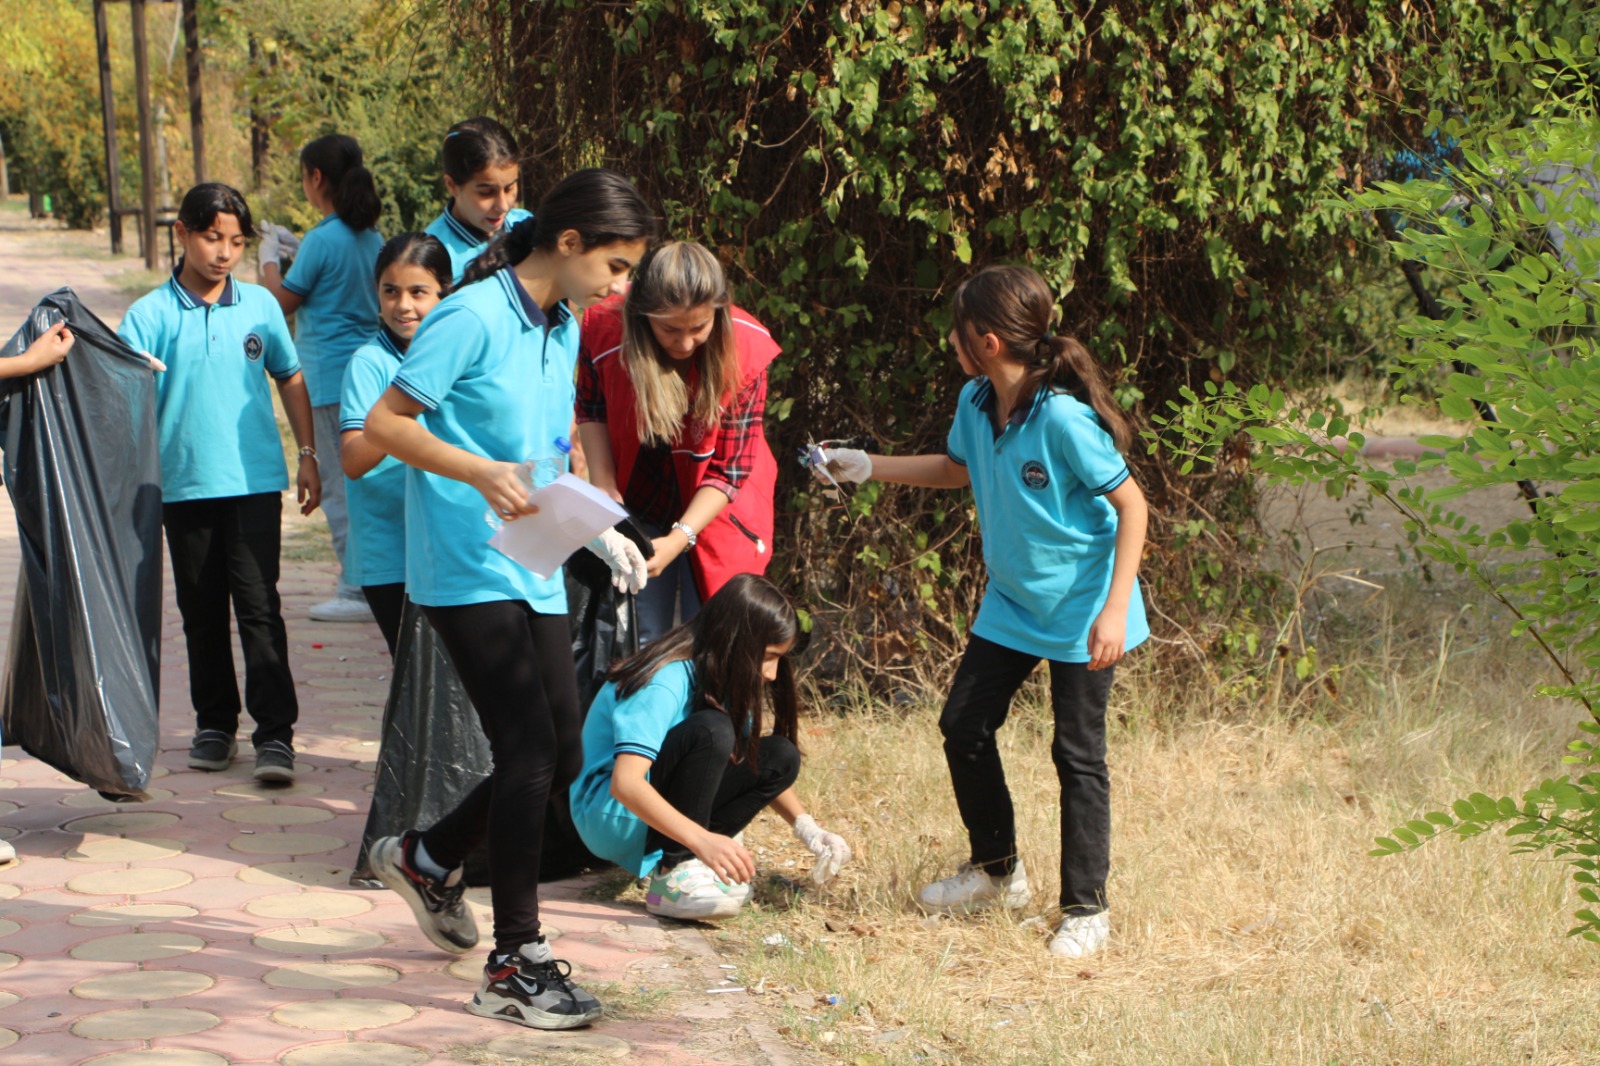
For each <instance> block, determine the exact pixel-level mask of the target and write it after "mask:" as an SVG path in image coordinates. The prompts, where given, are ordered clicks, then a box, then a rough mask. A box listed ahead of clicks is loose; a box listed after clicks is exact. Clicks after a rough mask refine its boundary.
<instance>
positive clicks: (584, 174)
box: [461, 167, 656, 285]
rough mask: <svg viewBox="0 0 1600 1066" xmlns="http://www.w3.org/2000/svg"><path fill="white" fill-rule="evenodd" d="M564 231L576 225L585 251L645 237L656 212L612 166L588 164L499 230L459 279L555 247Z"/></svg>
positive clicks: (652, 230) (467, 280)
mask: <svg viewBox="0 0 1600 1066" xmlns="http://www.w3.org/2000/svg"><path fill="white" fill-rule="evenodd" d="M567 230H577V231H578V236H579V238H580V239H581V240H582V241H583V250H584V251H588V250H590V249H591V248H598V247H600V246H601V245H605V244H616V243H618V242H620V241H640V240H643V241H649V240H653V239H654V238H655V235H656V220H655V216H653V215H652V214H650V208H649V206H648V205H646V204H645V202H644V197H642V196H640V195H639V190H638V189H635V188H634V187H633V183H632V182H630V181H629V180H628V179H627V178H625V177H623V176H622V175H621V174H618V173H617V172H616V171H615V170H607V169H605V168H603V167H589V168H588V169H586V170H577V171H573V172H572V173H571V174H568V175H567V176H566V177H564V178H562V179H561V181H559V182H558V183H557V184H556V186H555V188H553V189H551V190H550V191H549V192H547V193H545V194H544V199H542V200H540V201H539V207H538V209H537V210H536V211H535V212H534V215H533V217H532V218H525V219H523V220H522V221H521V222H518V223H517V224H516V225H515V226H512V227H510V228H509V229H507V230H506V231H505V232H504V233H501V234H500V235H499V236H497V237H496V238H495V239H494V240H493V241H491V242H489V247H487V248H485V249H484V250H483V254H482V255H480V256H478V258H476V259H474V260H473V261H472V262H471V263H469V264H467V269H466V272H465V273H464V274H462V275H461V284H462V285H470V284H472V283H473V282H475V281H482V280H483V279H484V278H488V277H493V276H494V275H495V274H496V273H497V272H499V271H500V270H503V269H504V268H506V267H507V266H511V265H514V264H516V263H520V262H522V261H523V260H524V259H526V258H528V256H530V255H532V254H533V252H534V251H536V250H542V249H549V248H554V247H555V245H556V239H557V238H559V237H560V236H561V235H562V234H563V233H565V232H567Z"/></svg>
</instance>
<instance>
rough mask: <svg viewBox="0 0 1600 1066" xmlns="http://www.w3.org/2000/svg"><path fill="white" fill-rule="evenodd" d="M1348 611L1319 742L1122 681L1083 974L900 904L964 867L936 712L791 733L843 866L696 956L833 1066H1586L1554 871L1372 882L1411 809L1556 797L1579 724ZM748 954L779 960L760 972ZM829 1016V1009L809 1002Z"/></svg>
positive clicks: (1035, 763)
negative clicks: (1464, 797)
mask: <svg viewBox="0 0 1600 1066" xmlns="http://www.w3.org/2000/svg"><path fill="white" fill-rule="evenodd" d="M1370 606H1371V609H1372V610H1373V612H1374V614H1373V617H1371V618H1370V619H1368V620H1366V622H1365V623H1364V624H1363V623H1362V620H1361V619H1357V620H1355V621H1356V622H1357V623H1358V624H1357V625H1356V626H1354V627H1353V631H1355V632H1357V633H1362V634H1363V637H1362V639H1359V640H1357V641H1356V642H1355V643H1354V646H1352V647H1350V648H1345V649H1340V650H1339V652H1338V654H1339V657H1340V658H1342V659H1343V660H1344V661H1345V662H1347V663H1351V664H1352V665H1353V667H1354V668H1353V669H1352V670H1350V671H1348V672H1347V673H1346V674H1345V682H1344V686H1343V692H1342V695H1341V698H1340V702H1339V703H1338V704H1337V705H1330V706H1328V707H1327V708H1326V709H1325V710H1324V711H1323V712H1322V713H1321V714H1320V715H1315V716H1307V715H1304V714H1302V715H1301V716H1300V717H1297V718H1289V717H1286V716H1285V715H1284V714H1282V713H1281V712H1280V711H1279V710H1278V709H1277V708H1274V707H1272V706H1262V705H1255V706H1215V705H1213V704H1212V702H1211V700H1212V699H1213V697H1212V696H1210V695H1209V694H1208V693H1207V692H1204V691H1195V690H1191V691H1185V692H1174V691H1172V690H1171V687H1170V686H1169V685H1168V684H1167V683H1165V680H1164V678H1163V677H1162V676H1160V675H1159V674H1158V673H1157V672H1156V671H1155V670H1154V669H1153V667H1151V665H1150V662H1149V660H1148V659H1145V660H1143V661H1141V660H1140V659H1139V658H1137V657H1136V658H1135V659H1134V660H1132V662H1131V664H1130V665H1129V667H1128V668H1126V669H1125V670H1124V671H1123V676H1122V677H1121V678H1119V680H1118V683H1117V687H1116V689H1115V690H1114V694H1113V714H1114V716H1115V717H1116V718H1117V720H1118V724H1117V726H1116V727H1115V728H1114V730H1113V735H1112V741H1111V765H1112V773H1113V788H1114V804H1115V806H1114V811H1113V818H1114V828H1113V841H1112V842H1113V871H1112V880H1111V885H1110V896H1111V907H1112V917H1113V936H1114V942H1113V947H1112V948H1111V949H1110V950H1109V951H1108V952H1106V953H1105V954H1103V955H1100V956H1097V957H1095V958H1093V959H1091V960H1085V961H1084V962H1071V961H1068V960H1061V959H1054V958H1052V957H1051V956H1050V955H1049V954H1048V953H1047V952H1046V950H1045V942H1046V941H1045V936H1046V933H1047V931H1048V926H1047V925H1045V926H1042V927H1041V924H1040V923H1034V924H1032V925H1027V924H1023V923H1022V922H1020V921H1018V920H1017V919H1015V918H1008V917H1000V916H989V917H982V918H978V919H973V920H966V921H951V920H942V921H929V920H926V919H924V918H923V917H922V915H920V914H918V913H916V912H915V911H914V910H913V908H912V907H911V906H910V900H911V898H912V895H913V893H914V892H915V890H916V889H917V887H919V886H920V885H922V884H923V883H925V882H927V881H928V880H930V879H932V878H935V877H939V876H943V875H945V874H947V873H950V872H951V871H953V870H954V868H955V866H956V864H957V863H959V862H960V861H961V860H962V859H964V858H965V857H966V851H965V847H964V845H965V841H964V837H963V834H962V832H961V829H960V824H959V822H958V820H957V817H956V812H955V804H954V802H953V799H952V797H951V795H950V791H949V785H948V779H947V776H946V772H945V769H944V763H943V755H942V752H941V749H940V746H939V738H938V734H937V724H936V718H937V707H936V706H935V705H929V706H924V707H921V708H918V709H916V710H914V711H912V712H911V713H909V714H900V713H873V712H871V711H870V710H863V712H862V713H857V714H851V715H846V716H842V717H833V718H819V719H812V720H811V721H810V722H809V723H808V728H807V732H806V735H805V736H804V738H803V739H804V741H805V744H806V747H807V754H808V762H807V767H806V770H805V772H804V774H803V776H802V779H801V789H802V792H803V794H804V796H805V797H806V799H807V801H808V803H809V804H810V806H811V807H812V809H813V810H814V811H815V812H816V814H817V815H818V817H819V819H820V820H821V821H822V822H823V824H825V825H830V826H833V827H836V828H838V829H840V830H841V831H842V832H844V833H846V834H847V836H848V837H849V839H850V840H851V842H852V843H853V845H854V846H855V848H856V850H857V862H856V863H855V864H854V865H853V866H852V867H850V868H848V869H847V870H846V872H845V873H844V875H843V876H842V877H841V879H840V881H839V882H838V883H837V884H836V885H835V886H831V887H830V889H829V890H828V891H827V892H826V893H825V894H821V895H819V894H818V893H817V892H816V891H815V890H813V889H810V888H807V889H806V890H805V891H804V892H803V893H802V895H801V896H800V897H798V898H792V897H790V896H789V895H788V894H787V893H785V892H784V891H783V890H782V889H781V887H778V886H775V885H774V884H772V883H769V884H768V885H766V886H765V887H764V888H763V890H762V892H761V893H760V894H759V895H758V902H759V904H760V905H759V906H757V907H754V908H752V909H751V910H750V911H749V912H748V913H747V914H746V915H744V916H742V917H741V918H740V919H739V920H738V921H737V922H736V923H734V924H733V925H731V926H729V927H727V928H725V929H723V930H719V931H718V932H717V933H715V934H713V935H714V938H716V939H717V940H718V941H719V943H721V944H722V946H723V949H724V950H725V951H727V952H729V953H730V954H732V955H734V956H735V957H737V958H739V961H740V962H741V970H740V979H741V980H742V981H744V982H746V983H748V985H750V986H751V987H759V988H761V989H762V990H763V992H764V993H765V994H767V995H770V996H774V997H776V999H775V1001H776V1002H781V1003H782V1004H783V1007H784V1022H785V1030H786V1032H787V1033H788V1035H789V1037H790V1039H792V1040H794V1041H796V1042H797V1043H799V1044H802V1045H806V1046H810V1047H813V1048H816V1049H817V1050H822V1051H826V1052H828V1053H829V1054H830V1055H835V1056H839V1057H840V1058H842V1060H843V1061H844V1062H847V1063H865V1064H879V1063H884V1064H888V1063H901V1062H904V1063H911V1062H929V1061H944V1062H961V1063H983V1064H985V1066H1006V1064H1023V1063H1027V1064H1035V1063H1096V1064H1107V1063H1148V1062H1176V1063H1315V1064H1321V1066H1328V1064H1334V1063H1337V1064H1341V1066H1350V1064H1355V1063H1379V1062H1382V1063H1406V1064H1411V1063H1441V1064H1442V1063H1459V1064H1474V1066H1476V1064H1484V1063H1508V1062H1519V1063H1537V1064H1556V1063H1563V1064H1565V1063H1574V1064H1576V1063H1592V1062H1596V1061H1600V1040H1597V1038H1596V1035H1595V1030H1596V1022H1595V1019H1596V1015H1595V1006H1594V1005H1595V1002H1596V997H1597V995H1600V954H1597V950H1600V949H1596V948H1594V947H1591V946H1586V945H1584V944H1583V943H1581V942H1575V941H1570V940H1568V939H1567V938H1566V937H1565V936H1564V935H1563V933H1564V931H1565V930H1566V928H1567V927H1568V925H1569V924H1570V923H1569V921H1568V918H1569V913H1570V911H1571V910H1572V909H1573V908H1574V907H1575V906H1576V905H1577V903H1576V900H1575V898H1574V897H1573V895H1572V892H1571V889H1570V883H1569V881H1568V879H1567V876H1566V871H1565V870H1564V868H1562V867H1559V866H1555V865H1551V864H1548V863H1541V862H1538V861H1534V860H1530V859H1526V858H1517V857H1513V856H1511V855H1509V854H1508V853H1507V848H1506V846H1505V844H1504V841H1503V840H1502V839H1500V838H1498V837H1492V838H1483V839H1479V840H1475V841H1470V842H1465V843H1463V842H1458V841H1455V840H1440V841H1437V842H1435V843H1434V844H1432V845H1430V846H1429V847H1427V848H1425V849H1423V850H1422V851H1421V852H1419V853H1416V854H1412V855H1408V856H1401V857H1394V858H1387V859H1374V858H1369V857H1368V856H1367V849H1368V848H1369V847H1370V846H1371V841H1372V838H1373V837H1374V836H1375V835H1377V834H1379V833H1382V832H1385V831H1387V829H1388V828H1389V827H1390V826H1391V825H1393V824H1394V823H1395V822H1396V821H1397V820H1401V819H1404V818H1407V817H1412V816H1414V814H1415V813H1416V812H1417V810H1418V809H1419V808H1422V807H1424V806H1434V805H1439V804H1443V803H1448V802H1449V801H1450V800H1452V799H1454V798H1456V797H1457V796H1458V795H1461V794H1464V793H1465V792H1468V791H1471V790H1474V789H1483V790H1485V791H1489V792H1492V793H1501V792H1509V793H1518V792H1520V791H1521V789H1523V788H1525V787H1527V786H1528V785H1529V784H1531V783H1534V782H1536V781H1537V780H1538V779H1539V778H1540V777H1542V776H1546V775H1552V774H1556V773H1560V772H1562V771H1561V767H1560V757H1561V754H1562V748H1563V745H1564V743H1565V741H1566V739H1567V738H1568V737H1569V736H1570V735H1572V723H1573V721H1574V720H1575V714H1574V712H1573V711H1572V710H1571V709H1569V708H1566V707H1563V706H1559V705H1555V704H1552V703H1549V702H1548V701H1540V700H1536V699H1534V698H1533V697H1532V696H1531V695H1530V693H1531V692H1532V689H1533V685H1534V684H1535V683H1536V682H1537V681H1538V680H1541V678H1539V677H1538V676H1537V670H1538V666H1537V663H1536V662H1535V661H1534V660H1533V659H1532V658H1531V657H1530V656H1527V655H1525V654H1523V653H1522V652H1521V651H1520V650H1518V649H1517V648H1516V646H1515V645H1513V644H1511V643H1510V642H1508V641H1506V640H1504V639H1502V638H1500V637H1498V636H1497V635H1496V630H1497V628H1498V627H1499V626H1500V625H1501V624H1502V623H1498V622H1494V621H1492V620H1490V619H1488V618H1485V617H1481V616H1480V615H1478V614H1477V613H1476V612H1472V611H1467V612H1462V611H1461V609H1460V600H1459V598H1457V597H1456V596H1455V595H1454V594H1449V595H1438V594H1427V593H1425V592H1423V591H1422V590H1418V589H1411V590H1409V591H1406V592H1401V593H1395V592H1391V593H1390V594H1388V598H1387V600H1384V601H1377V602H1375V603H1374V604H1372V605H1370ZM1444 620H1450V621H1449V629H1448V630H1447V631H1446V638H1447V639H1446V642H1445V651H1444V655H1443V657H1442V658H1441V657H1440V655H1439V651H1438V649H1439V648H1440V632H1441V626H1442V625H1443V623H1444ZM1041 695H1042V692H1041V691H1040V689H1039V688H1038V687H1037V683H1035V686H1034V687H1033V688H1031V689H1030V691H1029V692H1028V694H1027V698H1026V699H1024V700H1023V701H1021V702H1019V705H1018V707H1017V708H1016V711H1015V713H1014V716H1013V719H1012V722H1011V724H1010V725H1009V726H1008V727H1007V729H1006V730H1005V732H1004V734H1003V736H1004V744H1005V757H1006V766H1007V772H1008V775H1009V777H1010V781H1011V787H1012V790H1013V793H1014V795H1015V797H1016V799H1017V807H1018V815H1019V818H1020V821H1021V824H1020V832H1021V846H1022V853H1023V856H1024V858H1025V859H1026V861H1027V863H1028V868H1029V872H1030V880H1031V881H1032V884H1033V887H1034V894H1035V895H1034V906H1033V908H1032V909H1031V910H1030V912H1029V915H1032V914H1038V915H1042V916H1043V918H1044V919H1045V922H1047V923H1048V922H1052V921H1053V919H1054V917H1055V915H1054V913H1053V911H1052V910H1051V909H1050V904H1051V903H1053V900H1054V895H1055V890H1056V883H1057V877H1056V872H1055V863H1056V850H1057V844H1056V840H1057V833H1056V817H1057V811H1056V803H1055V798H1054V797H1055V787H1056V786H1055V778H1054V771H1053V769H1052V767H1051V764H1050V761H1049V755H1048V727H1047V722H1046V717H1045V713H1044V711H1043V708H1042V704H1041V702H1040V697H1041ZM749 840H750V843H751V844H752V845H754V846H757V847H760V848H762V849H764V854H763V855H762V859H763V862H764V865H765V866H766V867H767V868H768V869H776V870H778V871H780V872H781V873H783V874H787V875H791V876H794V877H795V878H796V879H797V880H799V879H802V871H803V870H804V869H806V868H807V865H808V864H807V863H806V862H804V861H803V860H804V859H808V858H809V856H807V855H806V854H805V853H804V852H803V851H802V850H801V849H800V848H799V847H798V845H796V844H794V843H793V842H792V841H791V840H790V839H789V837H788V833H787V831H786V829H785V828H784V827H782V825H781V823H779V822H778V821H777V820H776V819H775V818H772V817H771V816H764V817H763V818H762V819H761V820H760V821H758V822H757V824H756V825H755V826H753V827H752V828H751V831H750V834H749ZM791 862H793V865H792V866H790V865H786V864H789V863H791ZM1024 917H1025V916H1024ZM852 927H854V928H852ZM772 933H782V934H783V935H784V936H785V937H787V938H788V939H789V941H791V942H792V946H790V947H780V948H776V949H774V948H769V947H765V946H764V945H763V944H762V938H763V937H765V936H768V935H770V934H772ZM830 994H833V995H837V996H839V997H840V999H839V1003H838V1004H837V1005H830V1004H828V1003H826V1002H825V1001H824V1000H821V999H819V998H818V997H825V996H827V995H830ZM884 1034H894V1035H888V1036H885V1035H884Z"/></svg>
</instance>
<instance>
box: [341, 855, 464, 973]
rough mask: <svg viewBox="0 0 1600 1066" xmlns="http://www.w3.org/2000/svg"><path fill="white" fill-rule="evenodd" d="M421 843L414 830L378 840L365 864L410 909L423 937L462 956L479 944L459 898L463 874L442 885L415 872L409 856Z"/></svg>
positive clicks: (456, 873) (452, 873)
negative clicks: (418, 842)
mask: <svg viewBox="0 0 1600 1066" xmlns="http://www.w3.org/2000/svg"><path fill="white" fill-rule="evenodd" d="M420 839H422V837H421V834H419V833H417V832H416V831H415V830H413V831H411V832H408V833H406V834H404V835H403V836H397V837H380V838H379V839H378V840H376V841H374V842H373V844H372V850H371V851H370V852H369V853H368V856H367V860H368V861H369V862H370V863H371V864H372V872H373V873H374V874H376V875H377V877H378V880H380V881H382V882H383V883H384V884H385V885H388V886H389V888H390V889H392V890H393V891H394V892H395V893H397V894H398V895H399V896H400V898H401V899H403V900H405V901H406V902H407V903H409V904H410V905H411V913H412V915H413V916H414V917H415V918H416V919H417V926H418V928H420V929H421V930H422V933H423V935H424V936H426V937H427V938H428V939H429V940H431V941H433V943H434V944H435V945H436V946H437V947H440V948H443V949H444V950H445V951H448V952H450V953H451V954H452V955H463V954H465V953H467V952H468V951H471V950H472V949H473V948H474V947H476V946H477V944H478V923H477V921H476V920H475V919H474V918H473V917H472V912H471V911H470V910H468V909H467V905H466V903H465V902H464V901H463V900H462V898H461V895H462V893H463V892H464V891H466V887H467V886H466V883H465V882H464V881H463V880H462V872H463V871H462V870H460V869H455V870H452V871H450V873H449V874H448V875H447V876H446V877H445V878H444V880H442V881H441V880H440V879H439V878H437V877H430V876H428V875H427V874H425V873H423V872H422V871H421V870H418V869H417V868H416V866H415V865H414V864H413V863H412V855H413V854H414V853H415V852H416V849H417V841H419V840H420Z"/></svg>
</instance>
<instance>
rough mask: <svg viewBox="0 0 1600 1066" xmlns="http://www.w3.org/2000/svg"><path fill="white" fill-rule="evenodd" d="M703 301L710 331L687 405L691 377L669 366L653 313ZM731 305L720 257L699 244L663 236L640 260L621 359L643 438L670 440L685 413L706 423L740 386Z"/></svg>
mask: <svg viewBox="0 0 1600 1066" xmlns="http://www.w3.org/2000/svg"><path fill="white" fill-rule="evenodd" d="M708 305H709V306H710V307H711V308H713V312H712V314H713V319H712V323H711V334H710V336H708V337H707V338H706V340H705V343H704V344H702V345H700V347H699V348H698V349H697V350H696V351H695V353H694V355H693V357H692V358H693V359H694V363H695V368H696V369H697V370H698V371H699V385H698V388H697V389H696V391H695V394H694V397H693V401H694V402H693V406H692V408H691V405H690V396H689V386H688V381H687V379H686V378H685V376H684V375H682V374H679V373H677V372H675V371H674V370H673V363H674V360H673V358H672V357H671V356H670V355H668V354H667V353H666V352H664V351H662V349H661V345H660V344H658V343H657V342H656V334H655V330H653V329H652V328H651V326H650V320H651V319H652V318H657V317H661V316H665V315H671V314H676V313H678V312H682V311H692V310H694V309H696V308H699V307H705V306H708ZM732 307H733V299H732V297H731V296H730V295H729V293H728V278H727V275H726V274H724V273H723V271H722V264H721V263H719V262H717V257H716V256H714V255H712V254H711V253H710V252H709V251H707V250H706V249H705V248H703V247H701V246H700V245H698V244H695V243H693V242H691V241H668V242H667V243H665V244H662V245H658V246H657V247H655V248H653V249H651V250H650V252H649V253H648V254H646V255H645V257H644V259H643V260H642V261H641V262H640V263H639V266H638V268H637V269H636V270H635V271H634V274H633V285H632V287H631V288H629V289H628V296H627V299H626V300H625V301H624V302H623V306H622V359H623V365H624V366H625V367H626V368H627V371H628V378H629V380H630V381H631V382H632V383H633V396H634V414H635V416H636V420H637V421H638V423H639V442H640V443H641V444H646V445H651V444H671V443H672V442H673V441H675V440H677V439H678V435H679V432H680V431H681V429H682V427H683V425H684V422H685V420H686V419H688V420H690V421H692V422H694V423H697V424H699V425H701V426H703V427H706V428H710V427H711V426H714V425H716V423H717V421H718V419H720V418H721V417H722V407H723V401H724V399H727V398H730V397H731V396H732V394H733V393H734V392H735V391H736V390H737V389H738V386H739V350H738V347H737V345H736V343H735V341H734V336H733V313H732Z"/></svg>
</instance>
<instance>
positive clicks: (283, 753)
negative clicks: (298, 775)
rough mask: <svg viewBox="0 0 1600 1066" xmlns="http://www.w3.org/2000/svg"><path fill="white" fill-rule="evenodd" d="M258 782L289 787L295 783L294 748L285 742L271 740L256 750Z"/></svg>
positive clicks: (256, 777)
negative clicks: (288, 785)
mask: <svg viewBox="0 0 1600 1066" xmlns="http://www.w3.org/2000/svg"><path fill="white" fill-rule="evenodd" d="M255 779H256V780H257V781H269V782H271V783H273V784H277V785H287V784H290V783H292V782H293V781H294V746H293V745H291V744H289V743H288V742H287V741H283V740H269V741H267V742H266V743H265V744H262V745H261V746H260V747H258V748H256V770H255Z"/></svg>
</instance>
